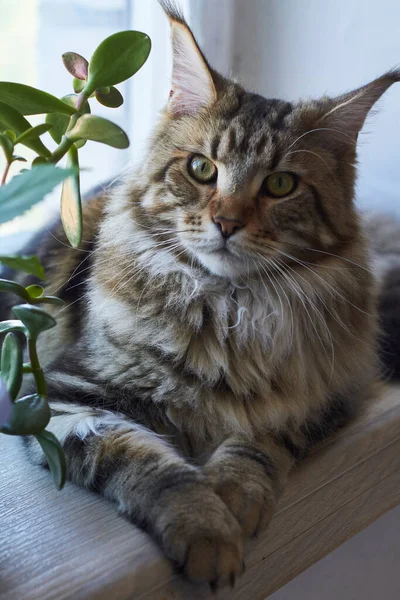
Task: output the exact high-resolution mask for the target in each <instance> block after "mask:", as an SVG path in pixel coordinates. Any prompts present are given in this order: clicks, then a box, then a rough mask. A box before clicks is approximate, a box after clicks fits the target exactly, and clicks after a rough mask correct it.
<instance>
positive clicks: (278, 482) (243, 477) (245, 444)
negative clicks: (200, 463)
mask: <svg viewBox="0 0 400 600" xmlns="http://www.w3.org/2000/svg"><path fill="white" fill-rule="evenodd" d="M293 464H294V458H293V456H292V454H291V453H290V452H289V451H288V450H287V449H286V448H285V447H284V446H283V445H282V444H280V443H279V442H278V441H277V440H275V439H274V438H273V437H272V436H268V434H266V435H265V438H263V440H257V441H256V440H251V439H249V438H245V437H241V436H237V435H235V436H232V437H229V438H228V439H226V440H225V441H224V442H223V443H222V444H221V445H220V446H219V447H218V448H217V449H216V451H215V452H214V454H213V455H212V456H211V458H210V459H209V461H208V462H207V463H206V465H205V466H204V468H203V470H204V472H205V474H206V475H207V476H208V477H209V478H210V479H211V482H212V484H213V487H214V490H215V491H216V493H217V494H218V495H219V496H220V497H221V498H222V500H223V501H224V502H225V504H226V505H227V506H228V508H229V509H230V510H231V512H232V513H233V514H234V515H235V517H236V519H237V520H238V521H239V523H240V525H241V527H242V530H243V533H244V534H245V535H247V536H252V535H256V534H257V533H258V532H259V531H261V530H262V529H264V528H265V527H266V526H267V525H268V523H269V521H270V520H271V517H272V515H273V513H274V510H275V506H276V502H277V500H278V498H279V496H280V494H281V492H282V490H283V487H284V484H285V482H286V478H287V475H288V473H289V471H290V469H291V467H292V466H293Z"/></svg>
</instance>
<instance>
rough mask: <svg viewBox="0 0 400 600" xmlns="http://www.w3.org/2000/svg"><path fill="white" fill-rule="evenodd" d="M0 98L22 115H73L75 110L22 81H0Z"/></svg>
mask: <svg viewBox="0 0 400 600" xmlns="http://www.w3.org/2000/svg"><path fill="white" fill-rule="evenodd" d="M0 98H1V101H2V102H4V103H5V104H8V105H10V106H12V107H13V108H15V110H17V111H18V112H20V113H21V114H22V115H41V114H47V113H53V112H58V113H63V114H65V115H73V114H74V113H75V112H76V111H75V110H74V109H73V108H72V107H71V106H69V105H68V104H65V103H64V102H62V100H59V99H58V98H56V97H55V96H52V95H51V94H48V93H47V92H42V90H38V89H36V88H34V87H31V86H30V85H23V84H22V83H14V82H11V81H0Z"/></svg>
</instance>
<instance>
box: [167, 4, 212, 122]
mask: <svg viewBox="0 0 400 600" xmlns="http://www.w3.org/2000/svg"><path fill="white" fill-rule="evenodd" d="M159 2H160V4H161V6H162V7H163V9H164V10H165V12H166V13H167V16H168V18H169V20H170V23H171V37H172V54H173V66H172V86H171V93H170V98H169V102H168V110H169V112H170V114H171V115H172V116H173V117H181V116H184V115H194V114H196V113H197V112H199V111H200V110H201V109H203V108H205V107H207V106H211V105H212V104H213V103H214V102H215V101H216V99H217V92H216V89H215V85H214V81H213V77H212V74H211V69H210V67H209V66H208V63H207V61H206V59H205V58H204V56H203V54H202V52H201V50H200V48H199V46H198V44H197V42H196V40H195V37H194V35H193V33H192V32H191V30H190V28H189V26H188V25H187V23H186V21H185V19H184V17H183V15H182V13H181V11H180V10H179V9H178V8H177V6H176V4H175V3H174V2H171V0H159Z"/></svg>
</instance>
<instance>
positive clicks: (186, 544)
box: [157, 487, 243, 587]
mask: <svg viewBox="0 0 400 600" xmlns="http://www.w3.org/2000/svg"><path fill="white" fill-rule="evenodd" d="M157 528H158V530H159V531H160V535H159V539H160V542H161V545H162V547H163V549H164V551H165V553H166V555H167V556H168V557H169V558H170V559H172V560H173V561H174V562H175V563H176V564H177V565H178V566H179V567H180V568H181V569H182V570H183V571H184V573H185V575H186V576H187V577H188V578H189V579H190V580H192V581H195V582H208V583H210V584H211V586H212V587H214V586H215V587H219V586H224V585H226V584H230V585H233V583H234V582H235V579H236V577H237V576H238V575H240V574H241V573H242V571H243V542H242V532H241V529H240V526H239V524H238V522H237V521H236V519H235V517H234V516H233V515H232V513H231V512H230V511H229V510H228V508H227V507H226V505H225V504H224V503H223V502H222V500H221V499H220V498H219V496H217V495H216V494H214V492H213V491H212V490H211V489H209V488H207V487H204V488H200V489H198V490H193V491H192V492H187V493H186V494H185V495H184V496H181V497H180V498H179V499H178V498H177V499H174V501H173V502H172V503H171V505H170V506H169V507H168V509H167V511H166V512H165V513H164V514H163V515H162V518H161V519H160V520H159V521H158V527H157Z"/></svg>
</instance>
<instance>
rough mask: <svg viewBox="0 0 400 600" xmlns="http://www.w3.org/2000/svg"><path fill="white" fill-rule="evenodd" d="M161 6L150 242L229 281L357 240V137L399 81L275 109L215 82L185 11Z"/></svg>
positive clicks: (390, 77)
mask: <svg viewBox="0 0 400 600" xmlns="http://www.w3.org/2000/svg"><path fill="white" fill-rule="evenodd" d="M161 4H162V5H163V6H164V8H165V10H166V12H167V14H168V16H169V19H170V22H171V28H172V44H173V73H172V87H171V93H170V98H169V101H168V104H167V106H166V108H165V111H164V113H163V116H162V119H161V123H160V124H159V126H158V128H157V130H156V134H155V136H154V137H153V141H152V144H151V148H150V151H149V154H148V156H147V158H146V163H145V169H144V173H145V174H146V175H145V176H146V179H147V182H146V183H147V186H146V192H145V193H144V194H143V196H142V198H141V202H140V210H141V212H142V216H143V217H144V218H145V221H146V227H147V229H148V231H149V233H150V234H151V233H153V234H154V236H155V239H156V240H161V239H165V238H168V239H169V240H170V242H171V245H170V247H171V251H176V252H177V253H181V256H182V254H183V256H184V257H186V258H188V259H193V258H195V259H197V261H199V262H200V263H201V264H202V265H203V267H205V268H206V269H208V270H209V271H210V272H211V273H213V274H215V275H220V276H224V277H239V276H243V275H245V274H247V273H249V272H256V271H257V270H259V269H265V268H267V267H268V265H270V264H272V262H273V261H276V260H277V259H279V261H280V260H283V261H285V260H286V257H287V256H288V255H290V256H294V257H296V256H297V257H301V256H304V255H305V254H304V253H305V252H306V249H314V250H318V249H319V250H320V251H321V254H320V255H319V256H322V251H325V252H329V251H332V249H334V248H338V247H340V245H341V244H346V243H348V242H349V241H350V240H352V239H354V238H355V237H357V235H358V224H357V216H356V212H355V208H354V204H353V200H354V184H355V163H356V143H357V136H358V133H359V131H360V129H361V128H362V126H363V123H364V121H365V118H366V116H367V114H368V112H369V110H370V109H371V107H372V106H373V105H374V103H375V102H376V101H377V100H378V99H379V98H380V96H381V95H382V94H383V92H385V90H386V89H387V88H388V87H389V86H390V85H391V84H392V83H394V82H396V81H400V71H391V72H389V73H387V74H385V75H384V76H382V77H380V78H379V79H376V80H375V81H373V82H372V83H370V84H368V85H366V86H364V87H362V88H359V89H357V90H355V91H353V92H350V93H347V94H345V95H342V96H339V97H337V98H327V97H324V98H321V99H320V100H317V101H307V102H299V103H296V104H292V103H289V102H285V101H281V100H277V99H266V98H263V97H261V96H259V95H257V94H254V93H249V92H246V91H245V90H244V89H243V88H242V87H241V86H240V85H238V84H237V83H235V82H233V81H230V80H227V79H225V78H224V77H222V76H221V75H219V74H218V73H216V72H215V71H214V70H213V69H212V68H211V67H210V66H209V64H208V62H207V60H206V59H205V57H204V55H203V54H202V52H201V50H200V48H199V46H198V45H197V43H196V40H195V38H194V36H193V34H192V32H191V30H190V29H189V27H188V25H187V24H186V22H185V21H184V19H183V17H182V15H181V14H180V13H179V11H178V10H177V9H176V8H175V6H174V5H173V4H172V3H171V2H167V1H165V0H164V1H161ZM161 247H162V245H160V248H161ZM164 247H165V248H168V244H167V245H164ZM307 252H308V250H307ZM314 258H315V259H317V258H318V255H315V256H314ZM271 261H272V262H271Z"/></svg>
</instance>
